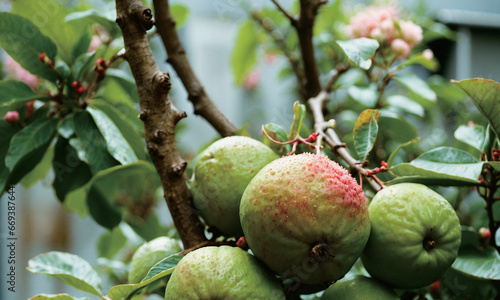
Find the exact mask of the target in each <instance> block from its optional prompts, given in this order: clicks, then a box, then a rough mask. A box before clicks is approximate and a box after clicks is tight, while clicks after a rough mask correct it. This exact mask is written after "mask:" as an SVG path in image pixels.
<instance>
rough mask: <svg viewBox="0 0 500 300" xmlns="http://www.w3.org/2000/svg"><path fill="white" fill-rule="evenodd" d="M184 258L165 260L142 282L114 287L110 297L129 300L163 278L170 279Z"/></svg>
mask: <svg viewBox="0 0 500 300" xmlns="http://www.w3.org/2000/svg"><path fill="white" fill-rule="evenodd" d="M182 257H183V256H182V255H177V254H174V255H170V256H168V257H166V258H164V259H163V260H161V261H160V262H158V263H157V264H156V265H154V266H153V267H152V268H151V270H149V273H148V275H147V276H146V278H144V280H143V281H142V282H140V283H137V284H122V285H117V286H114V287H112V288H111V289H110V290H109V293H108V297H109V298H111V300H125V299H129V297H130V296H131V295H133V294H135V293H136V292H138V291H139V290H140V289H142V288H144V287H146V286H147V285H149V284H152V283H153V282H155V281H157V280H160V279H162V278H166V277H167V278H168V276H170V275H171V274H172V272H174V269H175V267H176V266H177V264H178V263H179V261H180V260H181V259H182Z"/></svg>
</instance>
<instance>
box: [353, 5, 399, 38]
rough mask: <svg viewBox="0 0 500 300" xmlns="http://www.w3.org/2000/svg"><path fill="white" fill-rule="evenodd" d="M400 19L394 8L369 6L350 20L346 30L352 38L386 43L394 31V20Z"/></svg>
mask: <svg viewBox="0 0 500 300" xmlns="http://www.w3.org/2000/svg"><path fill="white" fill-rule="evenodd" d="M397 17H398V11H397V9H396V8H395V7H394V6H380V7H377V6H369V7H367V8H366V9H365V10H364V11H362V12H360V13H358V14H357V15H355V16H354V17H352V18H351V20H350V25H348V26H347V28H346V30H347V32H348V34H349V35H350V36H351V38H360V37H369V38H374V39H377V40H378V41H384V40H388V39H390V36H392V32H393V31H394V22H393V21H392V20H393V19H396V18H397Z"/></svg>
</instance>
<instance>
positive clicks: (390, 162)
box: [387, 138, 418, 168]
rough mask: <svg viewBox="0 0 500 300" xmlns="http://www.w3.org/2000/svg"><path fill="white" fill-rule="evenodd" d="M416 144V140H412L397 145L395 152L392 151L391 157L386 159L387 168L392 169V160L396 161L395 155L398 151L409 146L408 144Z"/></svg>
mask: <svg viewBox="0 0 500 300" xmlns="http://www.w3.org/2000/svg"><path fill="white" fill-rule="evenodd" d="M416 142H418V139H416V138H415V139H413V140H411V141H408V142H406V143H403V144H401V145H399V146H398V147H397V148H396V150H394V151H393V152H392V153H391V155H389V158H388V159H387V167H388V168H390V167H392V165H393V164H394V160H395V159H396V155H397V154H398V152H399V150H401V149H403V148H404V147H406V146H408V145H410V144H413V143H416Z"/></svg>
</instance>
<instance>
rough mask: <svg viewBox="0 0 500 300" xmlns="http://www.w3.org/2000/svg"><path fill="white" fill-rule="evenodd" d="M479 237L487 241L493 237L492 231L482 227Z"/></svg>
mask: <svg viewBox="0 0 500 300" xmlns="http://www.w3.org/2000/svg"><path fill="white" fill-rule="evenodd" d="M478 233H479V237H480V238H481V239H482V240H487V239H489V238H490V237H491V231H490V230H489V229H488V228H486V227H481V228H479V232H478Z"/></svg>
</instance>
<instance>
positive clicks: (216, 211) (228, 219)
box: [191, 136, 278, 237]
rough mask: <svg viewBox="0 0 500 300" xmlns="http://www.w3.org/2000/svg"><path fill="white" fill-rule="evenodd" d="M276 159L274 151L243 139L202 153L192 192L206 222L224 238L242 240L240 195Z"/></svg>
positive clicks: (232, 139)
mask: <svg viewBox="0 0 500 300" xmlns="http://www.w3.org/2000/svg"><path fill="white" fill-rule="evenodd" d="M276 158H278V156H277V155H276V154H275V153H274V152H273V150H271V148H269V147H268V146H266V145H264V144H263V143H261V142H259V141H257V140H254V139H252V138H249V137H244V136H231V137H226V138H223V139H220V140H218V141H216V142H215V143H213V144H211V145H210V146H209V147H208V148H207V149H205V150H204V151H203V152H201V153H200V154H199V155H198V156H197V158H196V159H195V160H196V162H195V165H194V174H193V179H192V181H191V192H192V194H193V202H194V206H195V207H196V208H197V209H198V210H199V212H200V215H201V216H202V217H203V219H204V220H205V222H206V223H207V224H208V225H210V226H213V227H215V228H217V229H218V230H219V231H221V232H222V233H223V234H225V235H229V236H237V237H239V236H241V235H242V234H243V231H242V230H241V225H240V218H239V213H238V212H239V207H240V200H241V195H242V194H243V191H244V190H245V188H246V186H247V184H248V183H249V182H250V180H251V179H252V178H253V177H254V176H255V175H256V174H257V172H259V170H260V169H262V168H263V167H264V166H265V165H267V164H268V163H269V162H271V161H273V160H275V159H276Z"/></svg>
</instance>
